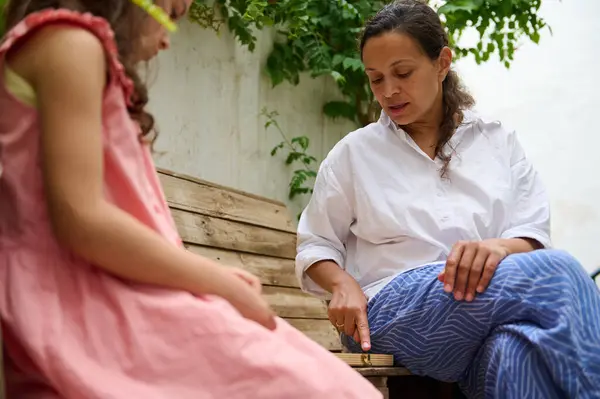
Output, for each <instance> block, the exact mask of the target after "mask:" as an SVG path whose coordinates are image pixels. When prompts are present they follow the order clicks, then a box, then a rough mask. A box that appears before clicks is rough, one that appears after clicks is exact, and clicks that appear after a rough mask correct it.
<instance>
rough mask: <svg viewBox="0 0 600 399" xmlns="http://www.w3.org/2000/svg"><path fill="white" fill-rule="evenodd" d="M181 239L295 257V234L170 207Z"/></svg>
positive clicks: (288, 257) (263, 253)
mask: <svg viewBox="0 0 600 399" xmlns="http://www.w3.org/2000/svg"><path fill="white" fill-rule="evenodd" d="M171 214H172V215H173V219H175V223H176V224H177V228H178V230H179V234H180V235H181V237H182V239H183V241H184V242H187V243H191V244H198V245H204V246H208V247H216V248H222V249H229V250H234V251H242V252H248V253H254V254H259V255H270V256H275V257H280V258H286V259H294V258H295V257H296V235H295V234H291V233H286V232H282V231H277V230H271V229H267V228H264V227H259V226H252V225H249V224H245V223H240V222H234V221H230V220H225V219H220V218H216V217H212V216H206V215H199V214H195V213H190V212H186V211H182V210H179V209H173V208H171Z"/></svg>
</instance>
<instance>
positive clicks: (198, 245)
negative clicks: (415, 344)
mask: <svg viewBox="0 0 600 399" xmlns="http://www.w3.org/2000/svg"><path fill="white" fill-rule="evenodd" d="M159 176H160V181H161V183H162V186H163V189H164V192H165V195H166V197H167V200H168V202H169V206H170V207H171V211H172V214H173V218H174V219H175V222H176V224H177V227H178V230H179V233H180V234H181V237H182V239H183V241H184V243H185V246H186V247H187V248H188V250H190V251H192V252H195V253H197V254H200V255H203V256H206V257H208V258H211V259H214V260H217V261H219V262H222V263H223V264H225V265H229V266H236V267H240V268H243V269H245V270H247V271H249V272H251V273H253V274H255V275H256V276H258V277H259V278H260V280H261V282H262V283H263V284H264V295H265V297H266V299H267V300H268V302H269V304H270V305H271V306H272V307H273V309H274V310H275V311H276V312H277V314H278V315H279V316H280V317H282V318H284V319H285V320H287V321H288V322H289V323H290V324H291V325H293V326H294V327H296V328H297V329H298V330H300V331H302V332H303V333H304V334H306V335H307V336H308V337H310V338H311V339H313V340H314V341H316V342H318V343H319V344H320V345H322V346H323V347H325V348H327V349H328V350H330V351H332V352H334V353H337V354H340V355H339V356H340V357H345V359H344V360H350V361H349V364H353V363H354V364H357V362H358V364H361V363H363V364H362V367H356V371H358V372H359V373H360V374H362V375H363V376H364V377H365V378H367V379H369V381H371V382H372V383H373V384H374V385H375V386H377V387H378V388H379V389H380V390H381V391H382V392H383V393H384V395H385V397H387V395H388V385H387V384H388V378H390V377H398V376H406V375H410V372H409V371H408V370H407V369H405V368H403V367H369V366H368V364H369V358H368V357H361V356H360V355H354V356H357V357H354V358H348V357H347V354H343V355H342V354H341V352H342V346H341V344H340V340H339V336H338V333H337V331H336V330H335V328H334V327H333V326H332V325H331V323H330V322H329V320H328V319H327V306H326V304H325V303H324V302H323V301H321V300H319V299H317V298H315V297H312V296H310V295H307V294H305V293H303V292H302V291H301V290H300V288H299V286H298V281H297V279H296V276H295V272H294V258H295V256H296V229H295V227H294V224H293V222H292V220H291V218H290V215H289V213H288V211H287V209H286V207H285V205H284V204H283V203H281V202H277V201H273V200H270V199H267V198H263V197H259V196H256V195H251V194H248V193H244V192H241V191H238V190H234V189H231V188H228V187H223V186H219V185H216V184H213V183H209V182H206V181H203V180H199V179H195V178H192V177H189V176H183V175H179V174H176V173H173V172H169V171H166V170H159Z"/></svg>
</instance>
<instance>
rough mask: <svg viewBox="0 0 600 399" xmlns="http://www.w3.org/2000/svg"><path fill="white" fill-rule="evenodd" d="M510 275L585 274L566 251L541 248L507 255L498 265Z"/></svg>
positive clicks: (558, 276) (579, 275) (570, 275)
mask: <svg viewBox="0 0 600 399" xmlns="http://www.w3.org/2000/svg"><path fill="white" fill-rule="evenodd" d="M502 269H504V272H505V273H509V274H511V275H512V277H513V278H514V277H516V276H518V275H519V274H524V275H525V276H527V277H529V278H536V279H537V278H544V277H556V278H568V279H573V278H575V277H577V278H580V277H582V276H587V275H586V274H585V271H584V269H583V267H582V266H581V264H580V263H579V261H578V260H577V259H575V257H573V256H572V255H571V254H569V253H568V252H566V251H561V250H555V249H543V250H538V251H532V252H526V253H521V254H514V255H510V256H509V257H507V258H506V259H505V260H504V261H502V263H501V264H500V266H499V269H498V271H500V272H502V271H501V270H502Z"/></svg>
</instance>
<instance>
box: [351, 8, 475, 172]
mask: <svg viewBox="0 0 600 399" xmlns="http://www.w3.org/2000/svg"><path fill="white" fill-rule="evenodd" d="M388 32H399V33H404V34H407V35H409V36H410V37H412V38H413V39H414V40H415V41H416V42H417V43H418V44H419V45H420V46H421V48H422V49H423V51H424V52H425V54H427V56H428V57H429V58H430V59H431V60H437V59H438V58H439V56H440V53H441V51H442V49H443V48H444V47H447V46H448V44H449V42H448V34H447V33H446V31H445V30H444V27H443V26H442V22H441V20H440V17H439V16H438V15H437V14H436V12H435V11H434V10H433V9H432V8H431V7H429V6H428V5H427V4H426V3H424V2H422V1H419V0H396V1H395V2H393V3H391V4H388V5H386V6H385V7H384V8H383V9H381V10H380V11H379V12H378V13H377V14H376V15H375V16H374V17H373V18H372V19H371V20H370V21H369V22H367V24H366V26H365V28H364V30H363V33H362V36H361V39H360V52H361V57H362V53H363V49H364V47H365V44H366V43H367V41H368V40H369V39H371V38H373V37H377V36H381V35H383V34H384V33H388ZM442 97H443V100H442V101H443V116H442V122H441V124H440V129H439V138H438V141H437V144H436V146H435V155H436V156H437V157H439V158H440V159H441V160H442V161H443V162H444V166H443V167H442V170H441V175H442V177H445V176H446V175H447V172H448V166H449V164H450V160H451V158H452V153H449V154H447V153H444V151H443V149H444V147H445V145H446V144H447V143H448V141H449V140H450V138H451V137H452V135H453V134H454V132H455V131H456V128H457V127H458V126H459V125H460V123H461V122H462V120H463V117H464V114H463V110H466V109H469V108H471V107H472V106H473V105H474V104H475V100H474V99H473V97H472V96H471V95H470V94H469V93H468V92H467V90H466V89H465V88H464V87H463V85H462V84H461V81H460V78H459V77H458V74H457V73H456V72H455V71H454V70H450V71H449V72H448V75H447V76H446V79H445V80H444V83H443V96H442Z"/></svg>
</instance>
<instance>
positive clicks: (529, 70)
mask: <svg viewBox="0 0 600 399" xmlns="http://www.w3.org/2000/svg"><path fill="white" fill-rule="evenodd" d="M542 15H543V16H544V18H546V20H547V21H548V22H549V24H550V25H551V26H552V29H553V31H554V35H553V36H551V35H550V34H549V33H548V32H546V33H545V34H544V35H543V36H542V40H541V43H540V44H539V45H538V46H536V45H534V44H531V43H525V44H524V45H523V46H522V47H520V48H519V50H518V52H517V54H516V60H515V61H514V63H513V66H512V67H511V69H510V70H506V69H505V68H504V67H503V66H502V65H500V63H498V62H494V61H492V62H489V63H487V64H483V65H475V63H474V62H473V61H471V60H468V59H467V60H462V61H460V62H459V63H458V69H459V72H460V73H461V74H462V76H463V78H464V80H465V82H466V84H467V85H468V86H469V87H470V89H471V91H472V92H473V93H474V95H475V97H476V98H477V100H478V109H479V110H480V111H482V112H484V113H485V114H488V115H491V116H494V117H497V118H498V119H500V120H502V121H503V122H504V123H506V124H507V125H509V126H512V127H514V128H515V129H517V131H518V132H519V135H520V138H521V141H522V143H523V145H524V146H525V148H526V150H527V152H528V154H529V157H530V158H531V159H532V160H533V162H534V163H535V165H536V166H537V168H538V169H539V171H540V173H541V174H542V176H543V178H544V180H545V182H546V184H547V186H548V189H549V192H550V196H551V199H552V206H553V219H552V222H553V235H554V241H555V245H556V246H557V247H560V248H565V249H567V250H569V251H570V252H572V253H573V254H575V255H576V256H577V257H578V258H579V259H580V260H581V261H582V262H583V263H584V265H585V266H586V267H587V268H588V269H589V270H592V269H593V268H596V267H599V266H600V200H599V199H600V178H599V177H598V175H599V174H600V128H598V125H596V124H595V123H594V122H595V117H596V114H597V113H598V112H600V111H599V110H600V100H599V99H598V95H597V91H598V89H600V83H599V80H598V77H597V74H596V72H597V71H598V70H600V33H599V31H598V29H596V23H595V22H596V21H598V20H599V18H600V1H596V0H566V1H562V2H561V1H558V0H544V2H543V8H542ZM270 43H271V41H270V37H269V36H268V35H266V37H264V38H263V40H261V41H260V43H259V46H258V48H257V50H256V52H255V53H248V52H247V51H246V50H245V49H243V48H242V47H241V46H239V45H237V44H236V43H235V42H234V40H233V39H232V37H231V36H230V35H229V33H228V32H227V30H226V29H224V30H223V32H222V33H221V34H220V37H219V36H217V35H215V33H214V32H212V31H208V30H203V29H201V28H199V27H196V26H192V25H190V24H184V25H183V27H182V30H181V31H180V32H179V33H178V34H177V35H175V37H174V39H173V50H172V51H170V52H167V53H165V54H163V55H162V56H161V57H160V59H159V62H158V65H157V66H155V67H154V68H155V69H157V70H158V72H159V79H158V80H157V82H156V83H155V85H154V87H153V90H152V97H153V102H152V104H151V105H152V108H153V110H154V111H155V114H156V116H157V118H158V122H159V125H160V126H161V127H162V136H161V137H160V139H159V142H158V145H157V149H158V150H159V151H160V150H162V151H165V153H164V154H162V155H157V157H156V159H157V163H158V165H159V166H162V167H166V168H170V169H173V170H176V171H179V172H183V173H188V174H191V175H194V176H198V177H201V178H204V179H207V180H210V181H214V182H217V183H221V184H225V185H229V186H233V187H236V188H239V189H242V190H246V191H249V192H253V193H256V194H261V195H265V196H268V197H271V198H277V199H280V200H286V193H287V184H288V182H289V173H290V170H289V169H286V168H285V167H284V166H283V165H282V160H281V158H277V159H273V158H272V157H271V156H270V155H269V152H270V150H271V148H272V147H273V146H274V145H275V144H276V143H278V142H279V141H280V138H279V137H278V135H277V133H276V132H275V131H274V130H273V131H265V130H264V128H263V124H264V120H262V119H260V118H259V117H258V114H259V113H260V110H261V108H262V107H263V106H266V107H267V108H269V109H270V110H278V111H279V112H280V114H281V117H280V118H279V120H280V122H281V124H282V126H283V127H284V129H285V131H286V133H287V134H288V135H289V136H297V135H304V134H306V135H308V136H309V137H310V138H311V140H312V142H311V148H312V151H313V154H314V155H316V156H317V157H318V158H319V159H322V157H323V156H324V155H325V154H326V152H327V151H328V150H329V148H331V146H332V145H333V144H334V143H335V142H336V141H337V140H338V139H339V138H340V137H341V136H342V135H343V134H345V133H347V132H348V131H349V130H350V129H351V128H352V125H351V124H349V123H339V122H336V123H334V122H331V121H329V120H328V119H326V118H324V117H323V115H322V113H321V107H322V105H323V103H324V102H325V101H326V100H327V99H330V98H331V96H332V93H334V92H335V87H334V84H333V83H332V82H331V81H329V80H327V79H320V80H312V79H309V78H306V79H303V80H302V83H301V85H300V86H299V87H290V86H289V85H287V84H285V85H282V86H280V87H277V88H276V89H275V90H271V87H270V83H269V80H268V79H267V78H266V77H265V76H264V75H263V72H262V68H263V64H264V62H265V60H266V56H267V55H268V53H269V50H270ZM300 206H301V205H300V204H298V203H296V204H292V211H293V212H294V213H296V212H297V211H298V210H299V208H300Z"/></svg>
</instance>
